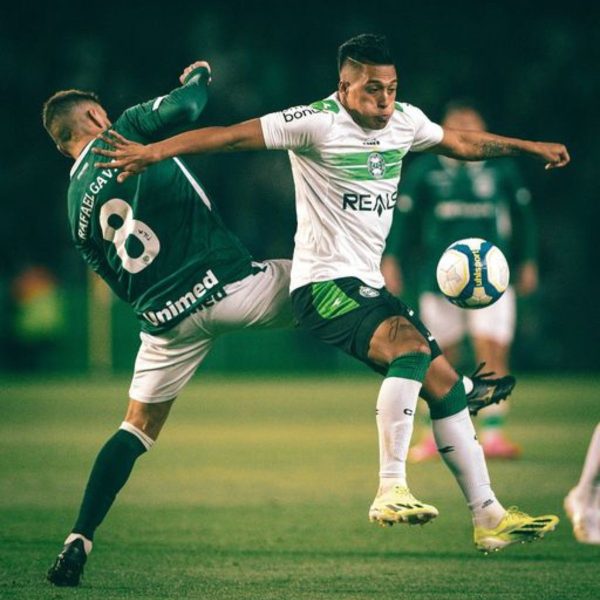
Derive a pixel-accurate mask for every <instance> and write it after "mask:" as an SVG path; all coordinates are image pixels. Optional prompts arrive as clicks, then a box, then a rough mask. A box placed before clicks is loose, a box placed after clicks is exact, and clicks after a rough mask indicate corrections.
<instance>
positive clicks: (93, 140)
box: [69, 138, 96, 179]
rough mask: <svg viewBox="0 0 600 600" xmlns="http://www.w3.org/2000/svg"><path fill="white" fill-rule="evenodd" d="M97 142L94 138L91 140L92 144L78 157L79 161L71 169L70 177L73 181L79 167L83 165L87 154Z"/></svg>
mask: <svg viewBox="0 0 600 600" xmlns="http://www.w3.org/2000/svg"><path fill="white" fill-rule="evenodd" d="M95 141H96V139H95V138H92V139H91V140H90V143H89V144H88V145H87V146H86V147H85V148H84V149H83V150H82V151H81V152H80V154H79V156H78V157H77V160H76V161H75V164H74V165H73V166H72V167H71V171H70V173H69V177H70V178H71V179H73V175H75V172H76V171H77V169H79V166H80V165H81V163H82V161H83V159H84V158H85V157H86V154H87V153H88V152H89V151H90V148H91V146H92V144H93V143H94V142H95Z"/></svg>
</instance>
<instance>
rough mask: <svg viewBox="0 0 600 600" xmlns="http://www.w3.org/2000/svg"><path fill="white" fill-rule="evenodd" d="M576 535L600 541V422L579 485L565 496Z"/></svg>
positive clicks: (589, 540) (592, 542) (584, 540)
mask: <svg viewBox="0 0 600 600" xmlns="http://www.w3.org/2000/svg"><path fill="white" fill-rule="evenodd" d="M565 511H566V512H567V515H568V517H569V519H571V523H573V535H574V536H575V538H576V539H577V540H578V541H579V542H582V543H584V544H600V423H598V425H596V429H595V430H594V433H593V435H592V439H591V441H590V445H589V447H588V451H587V454H586V456H585V462H584V464H583V470H582V471H581V476H580V478H579V482H578V483H577V485H576V486H575V487H574V488H573V489H572V490H571V491H570V492H569V494H568V495H567V497H566V498H565Z"/></svg>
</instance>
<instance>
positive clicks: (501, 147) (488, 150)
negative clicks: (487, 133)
mask: <svg viewBox="0 0 600 600" xmlns="http://www.w3.org/2000/svg"><path fill="white" fill-rule="evenodd" d="M478 147H479V152H480V155H481V158H495V157H498V156H515V155H516V154H518V152H517V149H516V148H515V147H514V146H512V145H511V144H507V143H505V142H500V141H498V140H484V141H482V142H480V143H479V144H478Z"/></svg>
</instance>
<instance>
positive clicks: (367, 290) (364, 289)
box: [358, 285, 379, 298]
mask: <svg viewBox="0 0 600 600" xmlns="http://www.w3.org/2000/svg"><path fill="white" fill-rule="evenodd" d="M358 293H359V294H360V295H361V296H362V297H363V298H377V296H379V290H374V289H373V288H371V287H369V286H367V285H361V286H360V287H359V288H358Z"/></svg>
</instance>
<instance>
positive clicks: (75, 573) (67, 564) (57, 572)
mask: <svg viewBox="0 0 600 600" xmlns="http://www.w3.org/2000/svg"><path fill="white" fill-rule="evenodd" d="M86 560H87V555H86V553H85V549H84V547H83V540H82V539H79V538H78V539H75V540H73V541H72V542H70V543H68V544H66V545H65V547H64V548H63V549H62V552H61V553H60V554H59V555H58V556H57V557H56V560H55V561H54V564H53V565H52V566H51V567H50V569H49V571H48V574H47V575H46V579H48V581H50V582H52V583H53V584H54V585H58V586H68V587H75V586H78V585H79V580H80V578H81V576H82V575H83V565H84V564H85V561H86Z"/></svg>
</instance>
